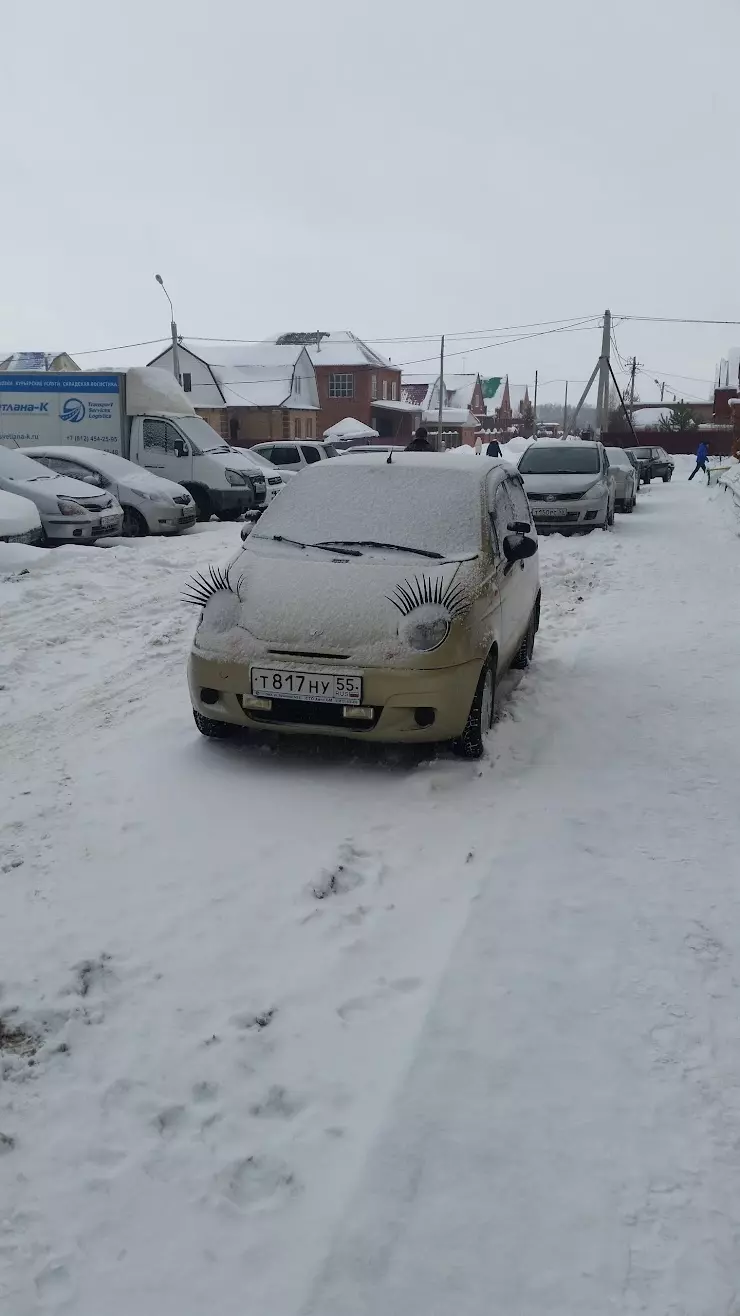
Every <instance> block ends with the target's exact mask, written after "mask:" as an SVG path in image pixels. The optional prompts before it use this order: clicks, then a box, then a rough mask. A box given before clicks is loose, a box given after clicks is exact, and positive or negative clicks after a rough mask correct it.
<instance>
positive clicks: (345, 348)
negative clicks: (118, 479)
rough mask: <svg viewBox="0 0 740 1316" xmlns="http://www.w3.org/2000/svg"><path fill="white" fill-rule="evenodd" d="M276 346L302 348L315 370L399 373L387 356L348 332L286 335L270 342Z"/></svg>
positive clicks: (277, 336)
mask: <svg viewBox="0 0 740 1316" xmlns="http://www.w3.org/2000/svg"><path fill="white" fill-rule="evenodd" d="M271 341H272V342H274V343H278V344H280V345H288V344H290V345H293V346H300V347H305V348H306V351H307V352H308V354H309V356H310V358H311V360H312V361H313V364H314V365H315V366H375V367H376V369H378V370H400V366H396V365H394V364H393V362H392V361H391V360H390V359H389V357H387V356H381V354H380V353H379V352H376V351H375V350H374V348H372V347H368V345H367V343H365V342H363V340H362V339H361V338H358V337H357V335H356V334H353V333H351V332H350V330H349V329H339V330H332V332H331V333H329V332H322V331H316V330H315V331H314V332H312V333H311V332H307V333H302V332H293V331H291V332H288V333H284V334H278V335H276V337H275V338H274V339H272V340H271Z"/></svg>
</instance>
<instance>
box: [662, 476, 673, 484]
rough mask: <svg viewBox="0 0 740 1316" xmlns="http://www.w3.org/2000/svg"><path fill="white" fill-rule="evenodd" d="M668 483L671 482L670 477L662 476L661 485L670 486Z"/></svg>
mask: <svg viewBox="0 0 740 1316" xmlns="http://www.w3.org/2000/svg"><path fill="white" fill-rule="evenodd" d="M670 482H671V477H670V475H664V476H663V484H670Z"/></svg>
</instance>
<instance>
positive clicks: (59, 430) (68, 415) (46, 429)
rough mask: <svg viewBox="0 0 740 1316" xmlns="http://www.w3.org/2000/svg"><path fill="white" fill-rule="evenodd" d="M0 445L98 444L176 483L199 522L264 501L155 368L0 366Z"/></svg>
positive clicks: (249, 471)
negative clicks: (63, 369)
mask: <svg viewBox="0 0 740 1316" xmlns="http://www.w3.org/2000/svg"><path fill="white" fill-rule="evenodd" d="M0 443H2V444H4V445H5V447H9V448H25V449H26V451H27V455H28V456H29V457H32V456H33V447H34V444H35V445H37V446H38V447H42V446H43V447H50V446H51V445H55V446H59V445H64V446H69V447H75V446H77V447H79V446H83V447H86V448H100V449H102V450H103V451H104V452H113V453H116V454H117V455H118V456H119V457H126V458H128V460H129V461H132V462H137V463H138V465H139V466H145V467H146V469H147V470H148V471H153V472H154V473H155V474H156V475H162V476H164V477H165V479H167V480H174V481H175V482H176V483H177V484H182V485H184V486H185V488H186V489H187V490H188V491H189V492H190V493H191V494H192V496H193V498H194V499H195V503H196V505H197V508H198V516H199V519H201V520H207V519H208V518H209V517H211V516H212V515H216V516H218V517H220V518H221V520H222V521H235V520H236V519H237V517H239V516H241V515H242V513H243V512H254V511H257V510H258V509H259V508H260V507H261V506H262V505H263V504H264V501H265V480H264V476H263V475H262V474H261V473H258V472H256V470H255V464H254V462H253V461H251V460H250V459H249V457H248V456H247V455H246V454H245V456H244V457H242V456H241V454H240V453H239V452H238V451H236V450H235V449H234V448H230V447H229V445H228V444H227V443H224V441H223V439H221V438H220V437H219V435H218V434H217V433H216V431H215V430H213V429H211V426H210V425H207V424H206V422H205V421H204V420H202V419H201V417H200V416H196V414H195V411H194V409H193V407H192V405H191V403H190V402H189V401H188V398H187V395H186V394H185V393H184V392H183V390H182V389H181V388H180V385H179V383H178V382H177V380H176V379H175V377H174V376H173V375H170V374H168V373H167V371H165V370H157V369H156V367H154V366H136V367H132V368H131V369H129V370H118V371H108V370H92V371H85V372H79V373H78V372H76V371H75V372H70V373H68V374H67V373H64V374H63V373H59V374H57V373H55V372H48V373H44V372H40V371H39V372H29V373H24V372H20V371H0Z"/></svg>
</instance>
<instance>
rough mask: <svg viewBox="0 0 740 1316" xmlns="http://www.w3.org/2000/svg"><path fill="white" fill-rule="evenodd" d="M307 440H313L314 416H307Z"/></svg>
mask: <svg viewBox="0 0 740 1316" xmlns="http://www.w3.org/2000/svg"><path fill="white" fill-rule="evenodd" d="M306 438H307V439H312V438H313V416H306Z"/></svg>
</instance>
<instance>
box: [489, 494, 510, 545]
mask: <svg viewBox="0 0 740 1316" xmlns="http://www.w3.org/2000/svg"><path fill="white" fill-rule="evenodd" d="M487 492H488V513H489V518H490V522H491V530H492V534H493V545H494V550H495V551H496V553H497V554H498V555H499V556H500V555H501V554H502V553H503V551H504V550H503V543H504V538H505V536H506V535H507V534H508V533H509V522H510V521H513V520H514V508H513V507H512V505H511V502H510V500H509V495H508V493H507V492H506V486H505V483H504V481H503V480H499V481H497V482H496V483H495V484H492V483H489V485H488V491H487Z"/></svg>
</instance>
